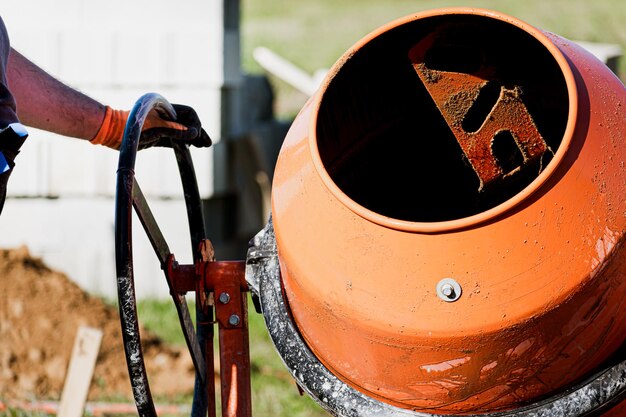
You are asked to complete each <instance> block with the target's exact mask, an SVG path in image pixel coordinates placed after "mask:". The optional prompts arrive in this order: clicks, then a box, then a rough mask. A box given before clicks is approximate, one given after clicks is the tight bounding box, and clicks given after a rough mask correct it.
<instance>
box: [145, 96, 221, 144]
mask: <svg viewBox="0 0 626 417" xmlns="http://www.w3.org/2000/svg"><path fill="white" fill-rule="evenodd" d="M172 106H173V107H174V110H175V111H176V121H175V122H173V121H169V120H166V119H164V118H163V117H161V115H160V114H159V112H158V111H157V110H156V109H153V110H152V111H151V112H150V113H148V117H147V118H146V121H145V123H144V125H143V129H142V131H141V139H140V140H139V149H145V148H150V147H152V146H172V140H175V141H181V142H184V143H187V144H189V145H193V146H196V147H198V148H203V147H207V146H211V138H209V135H207V133H206V132H205V131H204V129H202V125H201V124H200V119H199V118H198V115H197V114H196V111H195V110H194V109H192V108H191V107H189V106H183V105H182V104H173V105H172Z"/></svg>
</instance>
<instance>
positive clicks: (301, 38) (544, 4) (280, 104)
mask: <svg viewBox="0 0 626 417" xmlns="http://www.w3.org/2000/svg"><path fill="white" fill-rule="evenodd" d="M242 5H243V6H242V26H241V27H242V61H243V66H244V69H245V70H246V71H248V72H262V69H261V68H260V67H259V65H258V64H257V63H256V62H255V61H254V59H253V58H252V51H253V50H254V48H256V47H258V46H265V47H268V48H270V49H271V50H273V51H274V52H276V53H278V54H279V55H281V56H283V57H284V58H286V59H288V60H290V61H292V62H293V63H295V64H297V65H298V66H300V67H301V68H303V69H305V70H306V71H308V72H310V73H313V72H314V71H315V70H317V69H319V68H329V67H330V66H332V64H333V63H334V62H335V61H336V60H337V59H338V58H339V57H340V56H341V55H342V54H343V52H345V51H346V50H347V49H348V48H349V47H350V46H352V45H353V44H354V43H355V42H356V41H358V40H359V39H361V38H362V37H363V36H365V35H366V34H368V33H369V32H371V31H372V30H374V29H376V28H377V27H379V26H382V25H383V24H385V23H387V22H390V21H392V20H394V19H396V18H399V17H402V16H406V15H409V14H411V13H416V12H420V11H423V10H428V9H433V8H438V7H450V6H467V7H481V8H487V9H492V10H496V11H500V12H503V13H506V14H510V15H512V16H514V17H517V18H519V19H521V20H524V21H526V22H528V23H530V24H532V25H534V26H536V27H539V28H541V29H543V30H546V31H549V32H553V33H556V34H559V35H561V36H563V37H565V38H568V39H575V40H585V41H593V42H604V43H616V44H619V45H621V46H622V48H623V50H624V52H626V31H625V30H624V25H625V24H626V1H623V0H595V1H589V0H549V1H547V0H524V1H520V0H464V1H459V0H393V1H389V0H388V1H382V0H358V1H357V0H344V1H337V0H315V1H308V2H302V1H294V2H288V1H283V0H242ZM620 72H621V74H622V79H624V77H626V58H624V59H622V61H621V65H620ZM271 81H272V83H273V84H274V88H275V90H276V93H277V98H278V100H277V103H276V111H277V113H278V114H279V115H280V116H282V117H292V116H293V115H295V113H296V112H297V111H298V110H299V109H300V108H301V107H302V105H303V104H304V102H305V101H306V97H305V96H304V95H303V94H301V93H298V92H297V91H296V90H295V89H293V88H292V87H290V86H288V85H287V84H285V83H283V82H281V81H279V80H277V79H275V78H271Z"/></svg>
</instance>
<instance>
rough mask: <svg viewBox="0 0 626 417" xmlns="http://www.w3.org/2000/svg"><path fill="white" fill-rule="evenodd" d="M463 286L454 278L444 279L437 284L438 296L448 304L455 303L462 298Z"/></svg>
mask: <svg viewBox="0 0 626 417" xmlns="http://www.w3.org/2000/svg"><path fill="white" fill-rule="evenodd" d="M461 291H462V290H461V286H460V285H459V283H458V282H456V281H455V280H453V279H452V278H444V279H442V280H441V281H439V283H438V284H437V296H438V297H439V298H441V299H442V300H443V301H446V302H449V303H450V302H453V301H456V300H458V299H459V298H460V297H461Z"/></svg>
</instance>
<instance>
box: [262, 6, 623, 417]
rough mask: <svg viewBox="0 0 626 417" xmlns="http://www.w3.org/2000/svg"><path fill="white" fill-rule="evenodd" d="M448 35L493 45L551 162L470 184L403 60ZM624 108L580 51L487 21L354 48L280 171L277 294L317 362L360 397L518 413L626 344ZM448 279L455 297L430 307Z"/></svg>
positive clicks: (438, 18)
mask: <svg viewBox="0 0 626 417" xmlns="http://www.w3.org/2000/svg"><path fill="white" fill-rule="evenodd" d="M441 28H448V29H445V30H449V28H453V29H454V28H456V29H455V30H457V29H458V30H460V31H461V32H463V30H464V29H463V28H470V30H469V32H468V33H477V32H481V33H482V32H484V34H483V35H480V34H479V35H476V36H483V38H480V37H479V38H477V39H478V40H482V42H480V43H481V45H478V48H479V49H480V48H482V47H485V45H488V44H489V42H500V43H499V44H498V45H497V47H494V48H493V50H492V51H488V52H489V54H491V53H494V54H495V53H496V52H497V53H499V54H502V55H503V56H505V58H504V61H502V66H503V67H499V66H498V62H496V63H495V64H494V68H496V69H498V70H502V68H504V70H502V71H501V73H500V74H498V77H500V78H499V79H503V80H504V81H503V84H504V85H505V86H509V85H511V83H512V85H515V86H520V87H519V88H520V90H521V91H522V94H521V96H520V97H521V98H520V101H519V102H518V104H516V105H515V106H518V108H521V107H522V106H523V107H524V108H526V109H527V113H528V114H529V117H530V118H532V121H533V125H535V126H536V130H537V132H538V133H539V134H540V136H541V137H542V138H543V140H545V143H546V144H547V146H549V147H550V148H551V149H552V150H553V156H552V155H551V156H552V158H551V161H548V160H547V161H542V162H545V164H544V163H541V164H539V166H538V167H537V169H536V171H534V172H532V174H528V173H524V172H522V171H526V169H519V170H517V172H519V175H517V174H515V175H511V179H510V180H507V181H500V183H499V184H495V185H494V187H487V188H490V189H489V190H487V192H486V193H485V192H482V191H478V189H479V188H481V184H483V183H484V182H487V181H486V178H487V175H485V178H483V179H482V181H483V182H481V180H480V179H479V178H478V176H479V175H480V172H481V169H479V170H478V172H476V173H474V172H475V171H474V170H473V168H472V167H471V166H470V167H469V168H468V169H466V168H467V165H472V164H469V163H468V161H467V156H465V157H464V155H467V152H465V151H464V150H463V148H462V144H461V140H458V138H459V136H458V135H457V136H455V135H454V133H453V131H454V129H452V127H451V126H449V124H448V123H449V120H447V119H446V117H445V114H444V113H443V112H442V111H441V106H442V101H440V100H438V99H437V98H435V100H433V98H432V96H431V94H430V92H429V90H428V88H427V87H428V86H425V85H424V81H423V79H422V78H421V77H420V74H418V72H419V71H416V69H415V67H414V65H413V64H414V63H415V59H414V60H413V61H414V62H411V59H410V57H409V52H410V51H411V49H412V48H414V47H416V45H419V43H420V41H423V40H424V39H426V38H427V37H428V35H429V34H431V33H435V32H436V31H438V30H442V29H441ZM459 28H461V29H459ZM473 28H480V30H478V31H476V30H473ZM472 36H474V35H468V36H464V37H463V38H467V39H468V42H472V39H471V38H472ZM509 42H510V43H511V46H510V50H508V51H507V50H504V49H502V45H504V46H506V45H507V43H509ZM461 46H463V47H465V46H467V45H461ZM470 46H471V45H470ZM494 51H495V52H494ZM496 55H497V54H496ZM413 58H415V55H413ZM534 66H536V67H537V68H534ZM516 68H522V69H523V71H518V70H516ZM533 71H535V72H534V73H533ZM527 74H530V75H528V78H524V77H525V76H526V75H527ZM422 75H423V74H422ZM443 75H445V76H444V77H442V78H441V82H447V81H449V80H451V79H452V78H453V77H454V75H451V74H443ZM542 77H543V78H542ZM464 78H465V79H466V80H471V79H472V78H471V77H469V76H467V75H466V76H464ZM507 88H508V87H507ZM431 91H432V88H431ZM438 106H439V107H438ZM542 106H543V107H542ZM624 106H626V93H625V91H624V86H623V84H622V83H621V82H620V81H619V80H618V79H617V78H616V77H615V76H614V75H613V74H612V73H610V71H609V70H608V69H607V68H606V67H605V66H604V65H603V64H602V63H600V62H599V61H597V60H596V59H595V58H593V57H592V56H591V55H590V54H589V53H587V52H586V51H584V50H582V49H581V48H579V47H578V46H576V45H575V44H573V43H571V42H569V41H567V40H564V39H562V38H560V37H558V36H556V35H552V34H547V33H544V32H541V31H540V30H537V29H535V28H533V27H531V26H529V25H527V24H525V23H523V22H520V21H518V20H516V19H514V18H511V17H509V16H505V15H502V14H499V13H495V12H490V11H485V10H479V9H442V10H437V11H432V12H427V13H422V14H417V15H414V16H409V17H407V18H404V19H401V20H398V21H396V22H393V23H391V24H389V25H387V26H385V27H383V28H381V29H379V30H378V31H376V32H374V33H372V34H371V35H369V36H368V37H366V38H364V39H363V40H362V41H360V42H359V43H358V44H357V45H356V46H354V47H353V48H352V49H351V50H350V51H348V52H347V53H346V54H345V55H344V57H343V58H342V59H341V60H340V61H339V62H338V63H337V64H336V65H335V66H334V67H333V69H332V70H331V72H330V74H329V76H328V77H327V79H326V81H325V84H324V85H323V87H322V89H321V91H320V92H318V94H317V95H316V96H314V97H313V98H312V99H311V100H310V101H309V102H308V103H307V105H306V106H305V108H304V109H303V110H302V111H301V113H300V114H299V115H298V117H297V118H296V120H295V122H294V124H293V126H292V128H291V130H290V132H289V134H288V135H287V138H286V139H285V142H284V145H283V148H282V150H281V154H280V156H279V160H278V165H277V168H276V171H275V176H274V184H273V186H274V188H273V197H272V204H273V219H274V227H275V230H276V238H277V245H278V252H279V258H280V262H281V273H282V280H283V285H284V292H285V296H286V299H287V301H288V302H289V305H290V308H291V312H292V314H293V318H294V321H295V322H296V324H297V326H298V328H299V330H300V332H301V334H302V336H303V337H304V339H305V340H306V342H307V344H308V346H309V347H310V348H311V350H312V351H313V352H314V353H315V355H316V356H317V357H318V358H319V359H320V360H321V361H322V362H323V363H324V364H325V365H326V366H327V367H328V368H329V369H330V370H332V371H333V373H334V374H336V375H337V376H338V377H339V378H341V379H342V380H344V381H345V382H347V383H348V384H350V385H352V386H353V387H355V388H356V389H358V390H360V391H362V392H364V393H365V394H367V395H369V396H372V397H374V398H378V399H380V400H382V401H385V402H387V403H390V404H394V405H397V406H400V407H405V408H410V409H416V410H422V411H430V412H439V413H462V412H479V411H491V410H498V409H507V408H512V407H515V406H518V405H520V404H525V403H528V402H533V401H536V400H538V399H540V398H543V397H545V396H546V395H548V394H550V393H553V392H556V391H558V390H561V389H564V388H567V387H568V386H571V385H572V384H573V383H574V382H576V381H577V380H579V379H580V378H582V377H584V376H586V375H588V374H589V373H590V372H592V371H593V370H594V369H595V368H596V367H597V366H598V365H599V364H600V363H602V362H603V361H604V360H605V359H606V358H607V357H609V356H610V355H612V354H613V353H614V352H615V350H616V349H617V348H618V347H619V346H620V344H622V343H623V342H624V340H625V338H626V305H625V304H624V302H623V300H624V299H626V250H625V248H624V240H625V236H626V214H625V213H626V199H625V198H624V196H625V187H626V169H625V166H624V164H625V163H626V162H625V161H626V146H624V138H625V137H626V120H625V119H626V116H625V114H626V112H625V111H624ZM496 113H497V112H492V113H490V114H491V115H494V114H496ZM485 117H486V118H487V117H489V115H486V116H485ZM495 122H498V120H496V121H495ZM501 123H505V122H501ZM429 126H430V127H429ZM501 130H502V129H501ZM509 130H511V131H512V132H511V134H512V135H513V136H514V137H515V130H514V127H511V128H510V129H509ZM527 130H528V131H533V130H534V128H528V129H527ZM494 134H495V132H494ZM537 138H538V137H537V136H536V135H535V139H533V142H532V143H539V144H540V143H541V142H542V141H541V140H539V139H537ZM444 139H445V140H446V141H447V142H446V143H447V144H446V145H445V146H443V145H441V146H440V142H443V141H444ZM437 146H439V147H437ZM518 146H519V148H520V149H519V152H521V153H522V154H524V153H525V152H526V151H524V149H523V146H522V145H519V143H518ZM513 151H514V150H513ZM492 152H493V150H492ZM451 155H454V156H453V157H452V156H451ZM457 159H458V161H456V160H457ZM469 159H471V157H470V158H469ZM540 159H541V158H540ZM457 162H458V163H457ZM454 164H457V165H458V166H459V168H458V169H457V168H454V169H453V168H452V167H453V165H454ZM472 175H474V178H473V179H471V181H470V180H467V177H468V176H472ZM497 175H502V173H499V174H497ZM407 177H408V179H407ZM377 178H382V179H383V180H381V181H378V180H377ZM457 183H462V187H461V186H459V188H458V189H454V187H455V186H456V184H457ZM515 187H518V188H515ZM442 189H443V191H445V190H448V189H454V192H450V193H445V192H442ZM511 189H513V190H514V192H511ZM485 194H488V195H487V196H485ZM372 195H373V196H375V197H372ZM376 196H378V197H376ZM444 278H452V279H453V280H454V281H455V282H457V283H458V284H459V285H460V286H461V287H462V295H461V297H460V298H459V299H458V300H457V301H455V302H446V301H444V300H442V299H441V298H440V297H438V296H437V292H436V287H437V284H438V283H439V282H440V281H441V280H442V279H444Z"/></svg>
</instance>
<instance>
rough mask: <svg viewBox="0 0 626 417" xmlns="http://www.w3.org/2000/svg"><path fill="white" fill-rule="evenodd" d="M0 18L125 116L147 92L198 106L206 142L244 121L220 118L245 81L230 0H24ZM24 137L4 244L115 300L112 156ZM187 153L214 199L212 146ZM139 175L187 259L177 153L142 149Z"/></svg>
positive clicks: (148, 255)
mask: <svg viewBox="0 0 626 417" xmlns="http://www.w3.org/2000/svg"><path fill="white" fill-rule="evenodd" d="M224 4H227V6H226V7H224ZM2 17H3V19H4V21H5V24H6V26H7V29H8V31H9V34H10V38H11V43H12V46H14V47H15V48H16V49H17V50H19V51H20V52H21V53H23V54H24V55H25V56H27V57H28V58H30V59H31V60H32V61H34V62H35V63H37V64H38V65H40V66H41V67H43V68H44V69H45V70H47V71H48V72H50V73H51V74H53V75H54V76H56V77H57V78H59V79H61V80H62V81H64V82H65V83H67V84H69V85H71V86H73V87H75V88H78V89H79V90H81V91H83V92H84V93H86V94H88V95H90V96H92V97H94V98H96V99H98V100H99V101H101V102H103V103H105V104H109V105H111V106H112V107H114V108H122V109H128V108H130V107H131V106H132V104H133V103H134V102H135V100H136V99H137V98H138V97H140V96H141V95H142V94H143V93H146V92H150V91H154V92H159V93H161V94H162V95H163V96H165V97H166V98H167V99H168V100H169V101H170V102H172V103H184V104H188V105H190V106H192V107H194V108H195V109H196V111H197V112H198V114H199V116H200V118H201V120H202V122H203V125H204V127H205V128H206V130H207V131H208V132H209V134H210V135H211V137H212V138H213V139H214V141H217V142H219V141H220V139H222V138H223V137H228V136H233V135H237V132H234V131H233V129H235V128H237V126H240V124H239V123H237V121H236V120H229V119H228V117H230V118H235V119H236V118H237V114H236V112H232V111H229V110H228V106H232V103H231V102H233V101H234V100H232V99H231V100H227V99H228V98H229V97H230V96H232V94H230V92H232V91H236V90H237V89H238V88H239V86H240V85H241V79H242V78H241V74H240V70H239V32H238V20H237V19H238V2H237V1H230V2H228V1H226V2H224V1H221V0H185V1H183V2H176V3H172V2H168V1H163V0H133V1H122V0H108V1H105V2H93V1H89V0H55V1H47V0H20V1H15V2H5V3H4V4H3V6H2ZM225 102H227V104H224V103H225ZM229 103H231V104H229ZM225 106H226V108H225V109H224V107H225ZM18 107H19V103H18ZM232 108H234V107H232ZM222 110H224V111H222ZM224 115H227V117H225V116H224ZM29 132H30V136H29V138H28V140H27V142H26V144H25V145H24V147H23V148H22V152H21V154H20V156H19V157H18V159H17V161H16V162H17V169H16V170H15V173H14V175H13V176H12V178H11V181H10V182H9V197H10V199H9V200H8V201H7V204H6V206H5V210H4V212H3V214H2V216H1V217H0V246H2V247H15V246H19V245H27V246H28V248H29V249H30V251H31V253H32V254H34V255H36V256H41V257H43V259H44V261H45V262H46V263H47V264H48V265H49V266H51V267H53V268H55V269H59V270H62V271H64V272H66V273H68V274H69V275H70V277H71V278H72V279H73V280H75V281H76V282H78V283H79V284H80V285H81V286H83V287H84V288H86V289H88V290H91V291H94V292H96V293H100V294H103V295H105V296H108V297H114V296H115V294H116V292H115V291H116V290H115V288H116V283H115V260H114V243H113V227H114V216H113V213H114V200H113V197H114V193H115V171H116V165H117V155H118V153H117V152H115V151H112V150H110V149H106V148H103V147H100V146H92V145H90V144H88V143H85V142H83V141H80V140H73V139H68V138H63V137H58V136H57V137H55V135H52V134H49V133H46V132H43V131H38V130H36V129H29ZM193 156H194V161H195V164H196V165H195V166H196V174H197V176H198V180H199V185H200V190H201V194H202V197H203V198H211V197H212V196H213V195H214V194H215V193H216V192H220V187H222V188H224V187H225V185H224V184H220V183H219V182H217V183H216V181H214V179H215V178H216V169H217V168H216V167H215V165H214V163H213V161H214V151H213V148H211V149H208V150H207V149H202V150H195V149H194V150H193ZM219 174H220V173H219V171H217V176H219ZM137 177H138V181H139V183H140V184H141V185H142V189H143V190H144V193H145V194H146V195H147V196H149V197H151V200H150V201H151V205H152V208H153V210H154V211H155V215H156V216H157V220H158V222H159V224H160V225H161V227H162V228H163V232H164V234H165V236H166V239H167V240H168V242H169V244H170V246H171V249H172V251H173V252H174V253H176V255H177V258H180V260H181V261H183V262H185V261H189V260H190V257H188V256H187V254H188V253H189V242H188V238H187V237H186V236H187V224H186V214H185V208H184V203H183V202H182V200H181V198H182V195H181V191H180V190H181V189H180V179H179V176H178V171H177V168H176V163H175V159H174V157H173V153H172V152H171V151H170V150H164V149H150V150H147V151H143V152H142V153H141V155H140V157H139V158H138V163H137ZM216 187H217V188H216ZM135 223H138V222H135ZM134 237H135V242H134V247H135V253H136V264H137V266H136V268H137V270H138V274H139V275H140V276H139V277H138V285H137V286H138V289H137V291H138V294H139V296H166V295H167V289H166V284H165V280H164V279H163V276H162V273H160V270H159V267H158V262H156V258H155V257H154V255H153V253H152V250H151V248H150V247H149V246H148V243H147V239H145V237H144V233H143V232H142V231H139V230H136V231H135V233H134ZM242 256H244V255H243V254H242Z"/></svg>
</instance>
